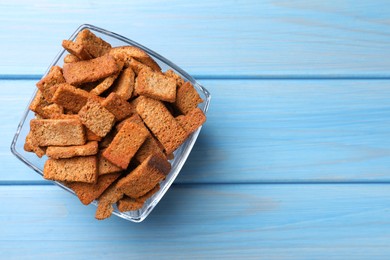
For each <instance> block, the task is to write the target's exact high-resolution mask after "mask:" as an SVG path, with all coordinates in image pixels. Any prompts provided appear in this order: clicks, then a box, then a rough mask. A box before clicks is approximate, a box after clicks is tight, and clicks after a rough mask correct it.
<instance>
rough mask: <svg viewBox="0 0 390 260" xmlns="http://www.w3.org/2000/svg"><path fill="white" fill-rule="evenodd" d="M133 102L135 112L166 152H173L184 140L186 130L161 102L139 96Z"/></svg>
mask: <svg viewBox="0 0 390 260" xmlns="http://www.w3.org/2000/svg"><path fill="white" fill-rule="evenodd" d="M135 104H136V111H137V113H138V114H139V115H140V116H141V117H142V119H143V120H144V122H145V124H146V125H147V126H148V128H149V129H150V130H151V131H152V132H153V134H154V135H155V136H156V137H157V139H158V140H159V141H160V142H161V144H162V145H163V146H164V148H165V152H166V153H167V154H170V153H173V151H175V150H176V149H177V148H178V147H179V146H180V145H181V144H182V143H183V142H184V141H185V139H186V137H187V133H186V131H185V130H184V129H183V128H182V127H181V126H180V125H179V124H178V123H177V122H176V120H175V118H174V117H173V116H172V115H171V114H170V113H169V111H168V110H167V108H166V107H165V106H164V104H163V103H161V102H160V101H158V100H154V99H151V98H148V97H145V96H140V97H138V98H137V100H136V102H135Z"/></svg>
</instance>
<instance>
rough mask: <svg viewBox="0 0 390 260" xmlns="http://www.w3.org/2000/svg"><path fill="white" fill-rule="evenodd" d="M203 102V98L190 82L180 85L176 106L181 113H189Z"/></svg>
mask: <svg viewBox="0 0 390 260" xmlns="http://www.w3.org/2000/svg"><path fill="white" fill-rule="evenodd" d="M202 102H203V100H202V99H201V98H200V96H199V94H198V92H197V91H196V89H195V88H194V86H193V85H192V84H191V83H190V82H185V83H184V84H183V85H180V86H179V85H178V87H177V94H176V102H175V106H176V107H177V109H179V111H180V112H181V113H183V114H187V113H188V112H190V111H191V110H193V109H194V108H196V107H197V106H198V104H200V103H202Z"/></svg>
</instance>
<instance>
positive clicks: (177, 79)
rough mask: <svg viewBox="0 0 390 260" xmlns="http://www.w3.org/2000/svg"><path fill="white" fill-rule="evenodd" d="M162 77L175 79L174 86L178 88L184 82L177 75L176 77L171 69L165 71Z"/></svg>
mask: <svg viewBox="0 0 390 260" xmlns="http://www.w3.org/2000/svg"><path fill="white" fill-rule="evenodd" d="M164 75H165V76H167V77H169V78H173V79H175V80H176V84H177V85H178V86H181V85H183V84H184V80H183V79H182V78H181V77H180V76H179V75H177V74H176V73H175V72H174V71H173V70H171V69H169V70H167V71H165V72H164Z"/></svg>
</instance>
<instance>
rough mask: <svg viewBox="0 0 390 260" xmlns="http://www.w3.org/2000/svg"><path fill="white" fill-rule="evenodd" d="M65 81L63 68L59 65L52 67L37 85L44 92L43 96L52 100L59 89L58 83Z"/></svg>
mask: <svg viewBox="0 0 390 260" xmlns="http://www.w3.org/2000/svg"><path fill="white" fill-rule="evenodd" d="M60 83H65V78H64V77H63V75H62V69H61V68H60V67H59V66H53V67H51V68H50V71H49V73H48V74H47V75H46V76H45V77H44V78H42V79H41V80H40V81H39V82H38V83H37V84H36V86H37V87H38V89H39V90H40V91H41V92H42V95H43V97H44V98H45V99H46V100H47V101H48V102H52V98H53V95H54V93H55V91H56V90H57V84H60Z"/></svg>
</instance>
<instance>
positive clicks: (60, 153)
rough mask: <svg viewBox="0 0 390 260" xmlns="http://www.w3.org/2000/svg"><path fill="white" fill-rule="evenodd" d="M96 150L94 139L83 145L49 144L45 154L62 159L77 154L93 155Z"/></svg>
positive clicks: (96, 145) (96, 144)
mask: <svg viewBox="0 0 390 260" xmlns="http://www.w3.org/2000/svg"><path fill="white" fill-rule="evenodd" d="M98 150H99V147H98V143H97V142H96V141H91V142H88V143H86V144H84V145H73V146H49V147H48V148H47V150H46V155H47V156H48V157H50V158H52V159H63V158H72V157H77V156H89V155H95V154H97V152H98Z"/></svg>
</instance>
